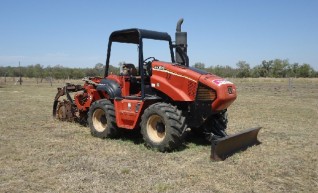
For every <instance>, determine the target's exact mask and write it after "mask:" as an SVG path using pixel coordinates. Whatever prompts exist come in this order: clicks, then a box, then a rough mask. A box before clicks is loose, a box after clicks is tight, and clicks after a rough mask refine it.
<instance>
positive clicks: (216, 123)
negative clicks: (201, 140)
mask: <svg viewBox="0 0 318 193" xmlns="http://www.w3.org/2000/svg"><path fill="white" fill-rule="evenodd" d="M227 123H228V118H227V111H226V110H225V111H223V112H220V113H218V114H215V115H212V116H210V117H209V118H208V119H207V120H206V122H205V123H204V125H203V126H202V132H203V134H204V137H205V139H206V140H207V141H209V142H211V141H213V140H215V139H217V138H222V137H225V136H227V134H226V128H227Z"/></svg>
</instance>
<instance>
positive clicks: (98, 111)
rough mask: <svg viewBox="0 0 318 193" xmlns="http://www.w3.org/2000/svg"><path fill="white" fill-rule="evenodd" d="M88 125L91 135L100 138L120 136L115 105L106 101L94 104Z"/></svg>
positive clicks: (90, 109) (90, 110)
mask: <svg viewBox="0 0 318 193" xmlns="http://www.w3.org/2000/svg"><path fill="white" fill-rule="evenodd" d="M88 124H89V127H90V129H91V134H92V135H93V136H95V137H99V138H106V137H110V138H114V137H117V136H118V128H117V125H116V117H115V110H114V105H113V104H112V103H111V102H110V101H109V100H106V99H102V100H98V101H96V102H94V103H93V104H92V105H91V107H90V108H89V112H88Z"/></svg>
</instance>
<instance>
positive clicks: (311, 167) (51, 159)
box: [0, 78, 318, 192]
mask: <svg viewBox="0 0 318 193" xmlns="http://www.w3.org/2000/svg"><path fill="white" fill-rule="evenodd" d="M1 81H2V82H1ZM231 81H233V82H234V83H235V84H236V85H237V87H238V94H239V96H238V99H237V100H236V101H235V103H234V104H233V105H232V106H231V107H230V108H229V110H228V112H229V129H228V133H236V132H238V131H241V130H243V129H247V128H250V127H254V126H263V129H262V130H261V131H260V134H259V139H260V141H261V142H262V144H261V145H259V146H255V147H252V148H249V149H248V150H246V151H244V152H240V153H238V154H235V155H233V156H232V157H230V158H228V159H226V160H225V161H223V162H211V161H210V160H209V156H210V146H209V145H200V144H198V143H196V142H195V140H189V141H188V143H187V144H186V148H185V149H184V150H182V151H178V152H172V153H159V152H154V151H152V150H149V149H147V148H146V147H144V145H143V144H142V143H140V142H139V141H140V140H138V139H136V138H134V139H129V138H124V139H123V138H122V139H116V140H109V139H106V140H102V139H97V138H94V137H92V136H91V135H90V131H89V129H88V128H86V127H82V126H80V125H78V124H76V123H67V122H58V121H55V120H53V119H52V117H51V114H52V102H53V98H54V95H55V93H56V87H57V86H63V83H62V82H60V83H56V82H55V83H54V84H53V87H51V86H50V84H49V83H42V84H38V85H37V84H36V82H35V80H34V81H32V82H31V81H29V82H28V81H25V82H24V84H23V85H22V86H19V85H14V84H13V83H12V82H7V83H6V84H4V82H3V79H1V78H0V155H1V157H0V192H317V191H318V121H317V120H318V79H293V80H292V83H291V84H290V85H289V80H288V79H231Z"/></svg>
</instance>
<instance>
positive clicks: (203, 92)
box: [197, 85, 216, 101]
mask: <svg viewBox="0 0 318 193" xmlns="http://www.w3.org/2000/svg"><path fill="white" fill-rule="evenodd" d="M215 98H216V92H215V91H214V90H212V89H211V88H209V87H206V86H203V85H199V88H198V92H197V100H205V101H206V100H212V101H213V100H214V99H215Z"/></svg>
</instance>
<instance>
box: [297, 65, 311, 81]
mask: <svg viewBox="0 0 318 193" xmlns="http://www.w3.org/2000/svg"><path fill="white" fill-rule="evenodd" d="M312 75H314V69H313V68H312V67H311V66H310V65H309V64H302V65H301V66H299V68H298V70H297V76H298V77H304V78H308V77H312Z"/></svg>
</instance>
